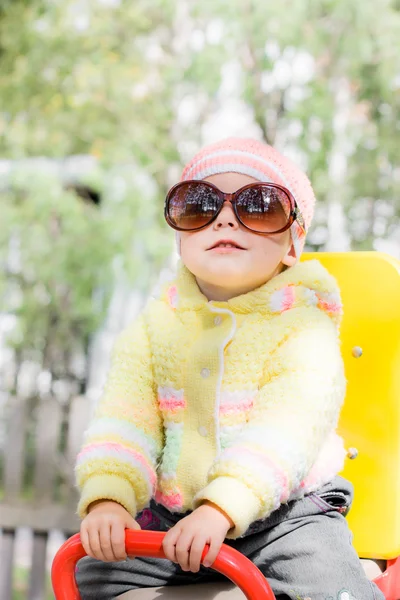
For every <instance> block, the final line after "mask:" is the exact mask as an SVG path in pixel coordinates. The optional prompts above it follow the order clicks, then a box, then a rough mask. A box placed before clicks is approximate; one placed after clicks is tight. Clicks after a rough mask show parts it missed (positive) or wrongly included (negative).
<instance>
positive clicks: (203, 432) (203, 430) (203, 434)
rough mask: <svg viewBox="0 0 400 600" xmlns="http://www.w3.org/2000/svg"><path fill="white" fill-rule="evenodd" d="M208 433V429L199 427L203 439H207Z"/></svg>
mask: <svg viewBox="0 0 400 600" xmlns="http://www.w3.org/2000/svg"><path fill="white" fill-rule="evenodd" d="M207 433H208V431H207V427H204V425H203V426H201V427H199V434H200V435H202V436H203V437H206V435H207Z"/></svg>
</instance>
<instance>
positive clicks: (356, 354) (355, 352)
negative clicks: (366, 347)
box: [351, 346, 363, 358]
mask: <svg viewBox="0 0 400 600" xmlns="http://www.w3.org/2000/svg"><path fill="white" fill-rule="evenodd" d="M351 353H352V355H353V356H354V358H360V357H361V356H362V355H363V350H362V348H360V346H354V348H353V350H352V351H351Z"/></svg>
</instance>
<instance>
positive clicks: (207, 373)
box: [200, 369, 210, 379]
mask: <svg viewBox="0 0 400 600" xmlns="http://www.w3.org/2000/svg"><path fill="white" fill-rule="evenodd" d="M200 375H201V376H202V377H203V379H206V378H207V377H210V370H209V369H202V370H201V373H200Z"/></svg>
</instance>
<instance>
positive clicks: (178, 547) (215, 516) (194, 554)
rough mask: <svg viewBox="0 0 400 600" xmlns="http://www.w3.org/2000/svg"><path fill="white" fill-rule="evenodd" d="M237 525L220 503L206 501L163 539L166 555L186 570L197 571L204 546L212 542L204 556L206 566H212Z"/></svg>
mask: <svg viewBox="0 0 400 600" xmlns="http://www.w3.org/2000/svg"><path fill="white" fill-rule="evenodd" d="M233 526H234V523H232V521H231V519H230V518H229V517H228V515H226V514H225V513H224V512H223V511H222V510H220V509H219V508H218V507H217V506H215V505H214V504H212V503H205V504H202V505H201V506H199V508H197V509H196V510H194V511H193V512H192V513H191V514H190V515H188V516H187V517H185V518H184V519H182V520H181V521H179V523H177V524H176V525H175V526H174V527H172V528H171V529H170V530H169V531H168V533H167V534H166V536H165V538H164V541H163V548H164V552H165V555H166V557H167V558H168V559H169V560H172V561H173V562H176V563H179V564H180V566H181V568H182V570H183V571H192V572H193V573H197V572H198V570H199V569H200V561H201V555H202V553H203V550H204V546H205V545H206V544H209V545H210V550H209V551H208V554H207V555H206V557H205V559H204V566H205V567H210V566H211V565H212V564H213V562H214V561H215V559H216V558H217V555H218V552H219V551H220V549H221V546H222V544H223V542H224V539H225V537H226V534H227V533H228V531H229V529H231V527H233Z"/></svg>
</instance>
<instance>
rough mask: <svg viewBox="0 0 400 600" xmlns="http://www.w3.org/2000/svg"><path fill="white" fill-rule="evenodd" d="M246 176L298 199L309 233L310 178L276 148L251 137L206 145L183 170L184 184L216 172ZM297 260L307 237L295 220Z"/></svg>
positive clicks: (311, 210) (293, 237) (311, 215)
mask: <svg viewBox="0 0 400 600" xmlns="http://www.w3.org/2000/svg"><path fill="white" fill-rule="evenodd" d="M230 172H234V173H242V174H243V175H249V176H251V177H253V178H254V179H258V180H259V181H264V182H266V181H268V182H271V183H276V184H278V185H283V186H284V187H286V188H287V189H288V190H289V191H290V192H291V193H292V195H293V197H294V198H295V200H296V202H297V204H298V207H299V209H300V211H301V214H302V215H303V219H304V222H305V225H306V230H307V231H308V229H309V227H310V225H311V221H312V218H313V214H314V204H315V196H314V192H313V189H312V187H311V184H310V181H309V180H308V178H307V176H306V175H305V174H304V173H303V172H302V171H301V170H300V169H299V168H298V167H297V166H296V165H295V164H294V163H293V162H292V161H291V160H289V159H288V158H286V157H285V156H282V154H280V153H279V152H278V151H277V150H275V148H272V146H269V145H268V144H264V143H263V142H259V141H257V140H254V139H248V138H233V137H231V138H228V139H225V140H222V141H219V142H216V143H214V144H210V145H209V146H206V147H205V148H203V149H202V150H200V152H198V153H197V154H196V155H195V156H194V157H193V158H192V160H191V161H190V162H189V163H188V164H187V165H186V167H185V168H184V170H183V173H182V177H181V181H186V180H188V179H196V180H197V179H205V178H206V177H209V176H210V175H215V174H216V173H230ZM290 230H291V235H292V240H293V245H294V248H295V252H296V257H297V259H299V258H300V255H301V253H302V251H303V248H304V243H305V234H304V232H303V230H302V229H301V228H300V227H299V225H298V224H297V221H295V222H294V223H293V225H292V227H291V228H290Z"/></svg>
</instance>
